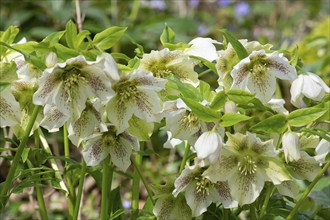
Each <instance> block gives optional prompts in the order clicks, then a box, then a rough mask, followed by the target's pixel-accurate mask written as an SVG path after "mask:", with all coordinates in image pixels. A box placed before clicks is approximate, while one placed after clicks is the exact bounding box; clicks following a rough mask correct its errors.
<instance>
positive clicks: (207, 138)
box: [194, 131, 222, 163]
mask: <svg viewBox="0 0 330 220" xmlns="http://www.w3.org/2000/svg"><path fill="white" fill-rule="evenodd" d="M221 146H222V140H221V137H220V135H219V134H218V133H216V132H213V131H208V132H205V133H203V134H202V135H201V136H200V137H199V138H198V139H197V141H196V143H195V146H194V148H195V150H196V152H197V158H198V159H201V160H203V159H208V160H209V162H210V163H214V162H215V161H216V160H217V159H218V158H219V156H220V150H221Z"/></svg>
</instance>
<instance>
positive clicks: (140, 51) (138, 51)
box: [125, 34, 144, 57]
mask: <svg viewBox="0 0 330 220" xmlns="http://www.w3.org/2000/svg"><path fill="white" fill-rule="evenodd" d="M125 37H127V38H128V39H129V40H130V41H131V43H132V44H134V45H135V46H136V47H137V48H135V50H134V52H135V53H136V55H137V56H140V57H142V56H143V54H144V49H143V46H142V45H141V44H139V43H137V42H136V41H135V40H134V39H133V38H132V37H131V36H129V35H128V34H125Z"/></svg>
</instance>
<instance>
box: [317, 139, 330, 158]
mask: <svg viewBox="0 0 330 220" xmlns="http://www.w3.org/2000/svg"><path fill="white" fill-rule="evenodd" d="M315 151H316V156H315V157H314V158H315V160H317V161H318V162H320V163H325V157H326V156H327V155H328V154H329V152H330V142H329V141H327V140H325V139H322V140H321V141H320V143H319V144H318V145H317V147H316V149H315Z"/></svg>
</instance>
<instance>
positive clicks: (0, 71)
mask: <svg viewBox="0 0 330 220" xmlns="http://www.w3.org/2000/svg"><path fill="white" fill-rule="evenodd" d="M16 80H17V74H16V64H15V62H10V63H5V62H1V63H0V81H1V82H2V83H12V82H13V81H16Z"/></svg>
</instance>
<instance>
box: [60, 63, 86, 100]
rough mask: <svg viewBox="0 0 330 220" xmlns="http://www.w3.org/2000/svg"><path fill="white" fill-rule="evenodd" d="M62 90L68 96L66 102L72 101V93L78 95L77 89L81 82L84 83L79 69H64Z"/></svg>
mask: <svg viewBox="0 0 330 220" xmlns="http://www.w3.org/2000/svg"><path fill="white" fill-rule="evenodd" d="M62 81H63V89H64V91H65V92H66V94H68V101H72V96H73V95H74V93H78V92H79V91H77V87H78V86H79V83H81V82H82V81H86V79H85V77H83V76H82V74H81V71H80V69H78V68H76V67H74V66H73V67H69V68H66V69H64V72H63V74H62Z"/></svg>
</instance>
